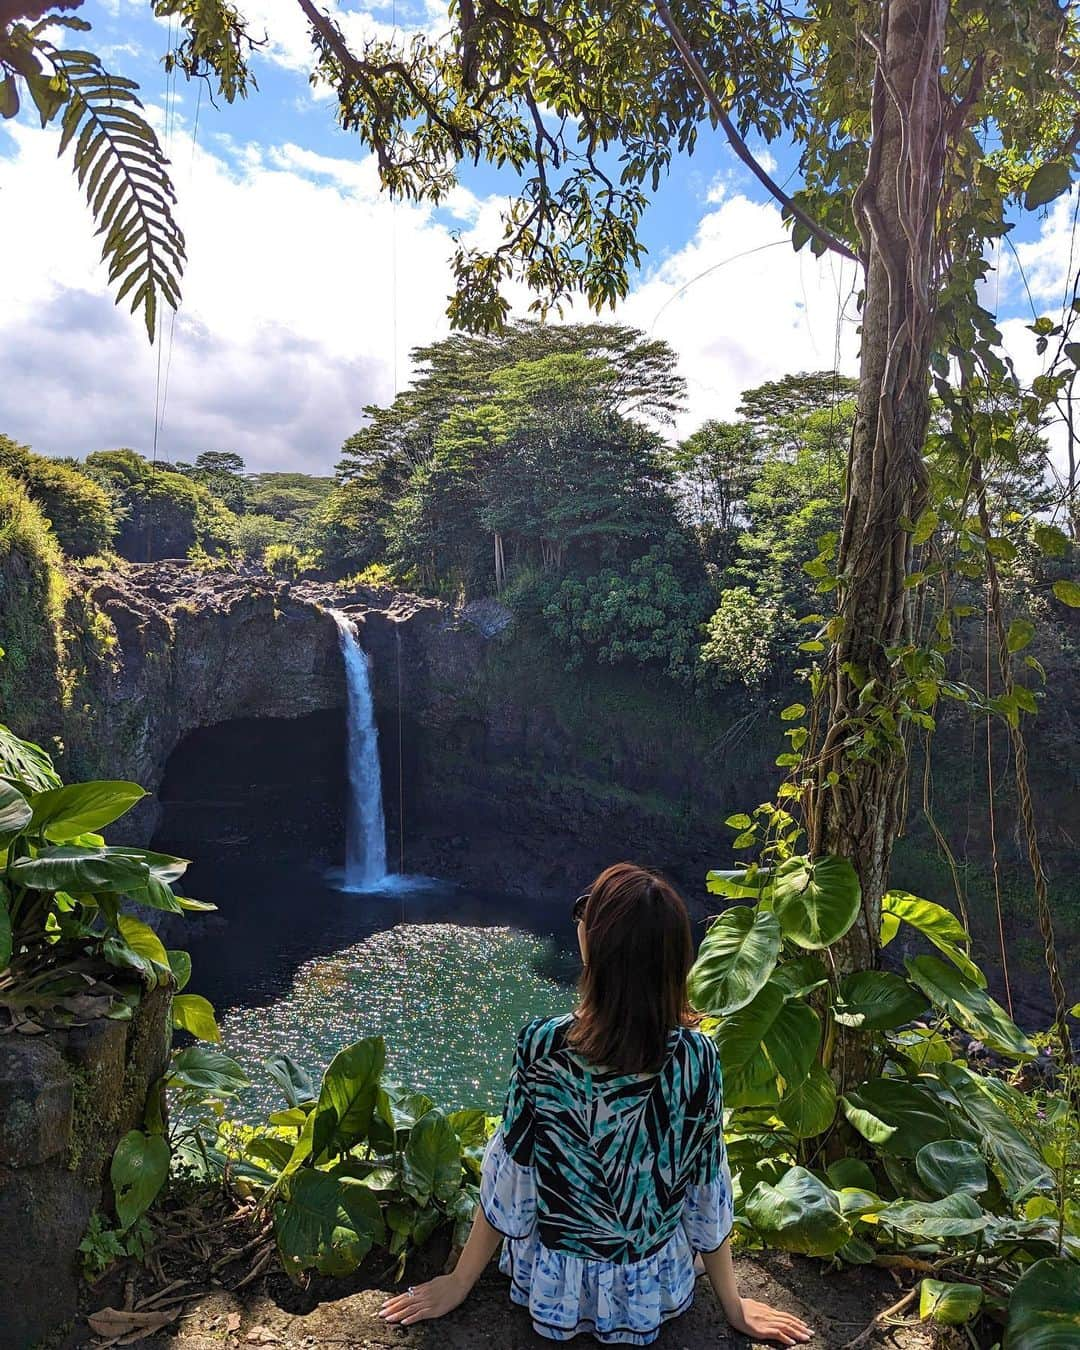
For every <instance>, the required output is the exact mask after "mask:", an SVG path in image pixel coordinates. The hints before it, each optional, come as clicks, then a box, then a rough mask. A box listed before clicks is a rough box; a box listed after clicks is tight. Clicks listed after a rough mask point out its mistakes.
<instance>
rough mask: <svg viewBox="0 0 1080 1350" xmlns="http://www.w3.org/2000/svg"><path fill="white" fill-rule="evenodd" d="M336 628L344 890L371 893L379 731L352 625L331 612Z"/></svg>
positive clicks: (380, 875) (380, 866) (382, 867)
mask: <svg viewBox="0 0 1080 1350" xmlns="http://www.w3.org/2000/svg"><path fill="white" fill-rule="evenodd" d="M330 613H331V614H332V615H333V618H334V622H335V623H336V624H337V628H338V640H339V641H340V643H341V655H342V657H343V658H344V660H345V681H346V686H347V688H348V694H349V722H348V726H349V742H348V754H349V761H348V764H349V805H348V819H347V823H346V827H345V889H346V890H347V891H371V890H375V889H376V888H377V887H378V886H379V884H380V882H382V881H384V880H385V879H386V823H385V821H384V820H383V806H382V775H381V774H380V772H379V733H378V729H377V728H376V726H375V709H374V706H373V704H372V701H371V681H370V680H369V678H368V658H367V653H366V652H365V651H364V649H363V647H361V646H360V640H359V636H358V634H357V631H356V625H355V624H354V623H353V621H352V620H351V619H350V618H349V616H348V615H347V614H342V613H341V612H340V611H339V610H336V609H332V610H331V611H330Z"/></svg>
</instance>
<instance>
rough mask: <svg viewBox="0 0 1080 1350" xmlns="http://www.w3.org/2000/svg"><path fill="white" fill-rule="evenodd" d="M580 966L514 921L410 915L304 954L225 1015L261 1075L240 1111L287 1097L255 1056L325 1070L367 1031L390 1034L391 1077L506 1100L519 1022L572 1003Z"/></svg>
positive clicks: (226, 1038)
mask: <svg viewBox="0 0 1080 1350" xmlns="http://www.w3.org/2000/svg"><path fill="white" fill-rule="evenodd" d="M575 975H576V971H575V970H574V969H573V967H572V966H571V965H570V964H569V963H568V960H567V958H566V956H565V955H564V954H561V953H559V952H557V950H556V949H555V947H554V946H553V944H551V943H550V942H545V941H543V940H541V939H540V938H537V937H533V936H531V935H529V934H525V933H520V932H516V931H514V930H512V929H509V928H465V927H460V926H458V925H456V924H404V925H401V926H399V927H397V928H392V929H389V930H387V931H385V932H381V933H376V934H375V935H374V936H373V937H370V938H368V939H367V940H366V941H364V942H360V943H357V944H356V945H355V946H352V947H347V948H346V949H345V950H343V951H340V952H337V953H336V954H335V955H333V956H328V957H321V958H318V959H316V960H312V961H309V962H307V963H306V964H305V965H303V966H301V967H300V969H299V970H298V971H297V972H296V976H295V978H294V981H293V985H292V988H291V990H289V992H288V993H286V994H284V995H282V996H281V997H280V998H278V999H276V1000H275V1001H274V1002H273V1003H270V1004H267V1005H266V1006H264V1007H253V1008H234V1009H233V1010H232V1011H230V1012H228V1013H227V1014H225V1016H224V1017H223V1018H222V1021H221V1031H222V1040H223V1048H224V1049H225V1050H226V1051H228V1052H229V1053H230V1054H232V1055H235V1056H236V1058H237V1059H239V1061H240V1063H241V1064H243V1065H244V1066H245V1069H246V1070H247V1072H248V1074H249V1076H250V1077H252V1078H253V1080H254V1086H253V1087H252V1088H251V1089H250V1091H249V1092H247V1093H245V1094H244V1099H243V1100H242V1102H241V1103H240V1106H241V1113H242V1114H243V1115H245V1116H247V1117H249V1118H254V1117H255V1116H257V1115H258V1114H260V1113H261V1112H263V1111H265V1110H268V1109H269V1110H273V1109H276V1108H278V1107H279V1106H282V1105H283V1104H284V1103H283V1102H282V1101H281V1096H280V1091H279V1089H277V1088H276V1087H274V1085H273V1084H272V1083H271V1081H270V1080H269V1078H268V1077H267V1075H266V1073H265V1071H264V1070H262V1069H261V1068H258V1067H256V1066H258V1065H260V1064H261V1062H262V1061H263V1060H264V1059H265V1058H266V1057H267V1055H268V1054H269V1053H270V1052H271V1051H272V1050H274V1049H281V1050H287V1051H288V1052H289V1054H291V1055H292V1056H293V1058H294V1059H295V1060H296V1061H297V1062H298V1063H299V1064H302V1065H303V1066H304V1067H305V1068H306V1069H308V1070H309V1072H311V1073H312V1075H313V1076H314V1075H318V1074H319V1073H321V1072H322V1070H323V1069H324V1068H325V1067H326V1065H327V1064H328V1063H329V1061H330V1060H331V1059H332V1058H333V1056H334V1054H336V1053H337V1051H338V1050H340V1049H341V1048H342V1047H343V1046H345V1045H347V1044H349V1043H350V1042H351V1041H354V1040H359V1039H360V1038H361V1037H363V1036H373V1035H381V1036H384V1037H385V1038H386V1043H387V1067H386V1077H387V1078H388V1079H391V1080H393V1081H396V1082H398V1083H401V1084H402V1085H403V1086H406V1087H409V1088H415V1089H417V1090H420V1091H423V1092H426V1093H427V1094H428V1095H429V1096H430V1097H432V1098H433V1099H434V1100H435V1101H436V1102H437V1103H438V1104H439V1105H441V1106H446V1107H457V1106H464V1105H469V1106H482V1107H486V1108H487V1109H489V1110H492V1111H498V1110H500V1109H501V1107H502V1098H503V1094H504V1092H505V1088H506V1078H507V1074H508V1072H509V1068H510V1060H511V1056H512V1053H513V1046H514V1036H515V1033H516V1032H517V1029H518V1028H519V1027H520V1026H522V1025H523V1024H524V1023H525V1022H527V1021H528V1020H529V1019H530V1018H532V1017H537V1016H548V1015H550V1014H553V1013H562V1012H566V1011H568V1010H569V1008H570V1007H571V1005H572V1003H573V990H572V987H571V983H570V982H571V981H572V980H573V978H574V977H575Z"/></svg>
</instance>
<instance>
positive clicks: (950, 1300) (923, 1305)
mask: <svg viewBox="0 0 1080 1350" xmlns="http://www.w3.org/2000/svg"><path fill="white" fill-rule="evenodd" d="M982 1301H983V1291H982V1287H981V1286H980V1285H977V1284H946V1283H945V1282H944V1281H943V1280H923V1282H922V1284H921V1285H920V1286H919V1316H920V1317H921V1318H922V1319H923V1320H924V1321H925V1320H927V1319H929V1320H930V1321H932V1322H941V1323H944V1325H945V1326H950V1327H959V1326H963V1324H964V1323H965V1322H970V1321H971V1319H972V1318H973V1317H974V1316H975V1314H976V1313H977V1312H978V1311H979V1309H980V1308H981V1307H982Z"/></svg>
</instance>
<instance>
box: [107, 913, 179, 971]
mask: <svg viewBox="0 0 1080 1350" xmlns="http://www.w3.org/2000/svg"><path fill="white" fill-rule="evenodd" d="M116 925H117V927H118V928H119V929H120V936H121V937H122V938H123V939H124V941H125V942H126V943H127V944H128V946H129V947H130V948H131V950H132V951H133V952H135V954H136V955H137V956H141V957H142V958H143V959H144V960H146V961H153V962H154V963H155V964H156V965H159V966H161V967H163V968H164V969H165V970H171V967H170V965H169V953H168V952H167V951H166V950H165V947H164V945H163V943H162V941H161V939H160V938H159V937H158V935H157V934H156V933H155V932H154V930H153V929H152V928H151V927H150V925H149V924H148V923H143V921H142V919H136V918H135V917H134V915H132V914H121V915H120V917H119V918H118V919H117V921H116Z"/></svg>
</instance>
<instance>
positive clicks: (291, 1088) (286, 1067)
mask: <svg viewBox="0 0 1080 1350" xmlns="http://www.w3.org/2000/svg"><path fill="white" fill-rule="evenodd" d="M263 1068H264V1069H265V1070H266V1072H267V1073H268V1074H269V1075H270V1077H271V1078H272V1079H273V1080H274V1082H275V1083H277V1085H278V1087H280V1088H281V1090H282V1092H283V1093H284V1094H285V1100H286V1101H287V1102H288V1103H289V1105H290V1106H300V1105H302V1104H303V1103H305V1102H313V1101H314V1100H315V1084H314V1082H313V1081H312V1078H311V1074H309V1073H308V1071H307V1070H306V1069H304V1068H301V1067H300V1065H299V1064H297V1062H296V1060H294V1059H293V1057H292V1055H290V1054H287V1053H286V1052H285V1051H284V1050H280V1051H278V1053H277V1054H276V1055H272V1056H271V1057H270V1059H268V1060H267V1061H266V1063H265V1064H264V1065H263Z"/></svg>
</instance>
